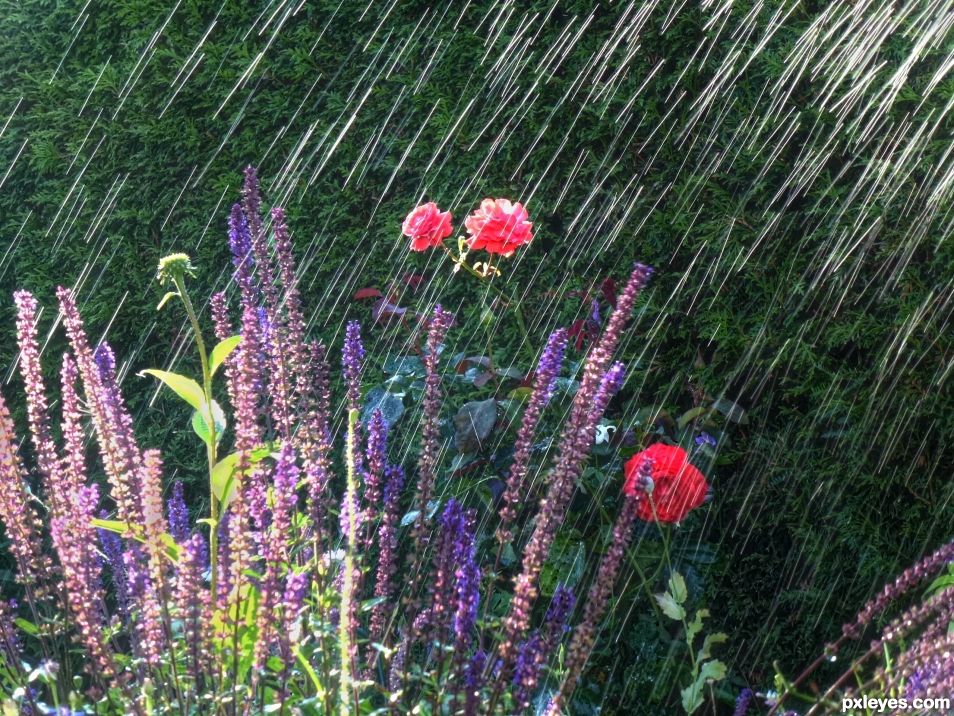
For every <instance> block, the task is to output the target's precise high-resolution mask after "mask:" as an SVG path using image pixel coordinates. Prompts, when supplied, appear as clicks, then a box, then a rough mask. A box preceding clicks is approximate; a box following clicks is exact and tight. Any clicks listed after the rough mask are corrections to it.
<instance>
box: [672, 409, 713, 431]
mask: <svg viewBox="0 0 954 716" xmlns="http://www.w3.org/2000/svg"><path fill="white" fill-rule="evenodd" d="M710 410H711V408H706V407H703V406H699V407H696V408H690V409H689V410H687V411H686V412H684V413H683V414H682V415H680V416H679V420H677V421H676V425H677V426H679V429H680V430H682V429H683V428H684V427H686V426H687V425H688V424H689V423H691V422H692V421H693V420H695V419H696V418H699V417H702V416H703V415H705V414H706V413H708V412H709V411H710Z"/></svg>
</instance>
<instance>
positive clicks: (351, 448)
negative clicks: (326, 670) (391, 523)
mask: <svg viewBox="0 0 954 716" xmlns="http://www.w3.org/2000/svg"><path fill="white" fill-rule="evenodd" d="M357 425H358V411H357V410H355V409H351V410H349V411H348V444H347V452H346V461H347V488H346V490H345V499H344V505H345V506H344V509H346V510H348V511H349V512H350V511H351V510H352V508H354V507H356V504H355V502H356V501H355V496H356V494H357V485H356V482H357V476H356V474H355V472H356V471H355V450H356V445H355V429H356V428H357ZM357 519H358V515H357V514H356V513H352V514H350V515H349V517H348V534H347V544H346V545H345V555H344V579H343V582H344V583H343V585H342V588H341V607H340V610H339V614H338V651H339V654H340V659H341V676H340V684H339V694H340V696H339V701H340V703H339V704H338V709H339V711H338V713H339V714H341V716H350V714H351V700H352V699H353V698H355V694H353V686H352V680H353V675H352V673H351V604H352V596H353V595H352V591H353V590H354V545H355V541H356V540H357V538H358V529H357V527H358V525H357Z"/></svg>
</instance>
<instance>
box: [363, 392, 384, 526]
mask: <svg viewBox="0 0 954 716" xmlns="http://www.w3.org/2000/svg"><path fill="white" fill-rule="evenodd" d="M387 457H388V424H387V423H386V422H385V420H384V416H383V415H381V411H380V410H375V411H374V412H373V413H372V414H371V420H370V421H369V422H368V447H367V458H368V463H367V464H368V468H367V474H366V475H365V481H364V497H365V501H366V503H367V505H368V518H369V519H373V518H374V516H375V513H376V512H377V510H378V509H379V507H380V505H379V504H378V503H379V502H380V501H381V487H382V484H383V481H384V467H385V465H386V464H387Z"/></svg>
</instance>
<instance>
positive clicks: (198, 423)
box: [192, 400, 228, 444]
mask: <svg viewBox="0 0 954 716" xmlns="http://www.w3.org/2000/svg"><path fill="white" fill-rule="evenodd" d="M212 420H213V421H214V425H215V442H216V443H218V442H219V441H220V440H221V439H222V434H223V433H225V428H226V427H227V426H228V423H227V421H226V419H225V412H224V411H223V410H222V406H221V405H219V404H218V402H217V401H215V400H213V401H212ZM192 429H193V430H194V431H195V434H196V435H198V436H199V437H200V438H202V440H203V442H205V443H206V444H209V443H211V442H212V431H211V430H209V421H208V420H207V418H206V417H205V415H204V413H200V412H199V411H198V410H196V411H195V412H194V413H192Z"/></svg>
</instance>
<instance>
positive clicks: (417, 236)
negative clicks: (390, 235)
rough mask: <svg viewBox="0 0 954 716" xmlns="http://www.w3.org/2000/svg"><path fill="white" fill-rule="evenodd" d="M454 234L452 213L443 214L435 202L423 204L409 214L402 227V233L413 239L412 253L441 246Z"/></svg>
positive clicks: (445, 212)
mask: <svg viewBox="0 0 954 716" xmlns="http://www.w3.org/2000/svg"><path fill="white" fill-rule="evenodd" d="M452 232H453V228H451V213H450V212H449V211H444V212H442V211H441V210H440V209H438V208H437V204H435V203H434V202H433V201H429V202H427V203H426V204H421V205H420V206H419V207H417V208H416V209H415V210H414V211H412V212H411V213H410V214H408V215H407V218H406V219H405V220H404V224H403V225H402V226H401V233H402V234H404V235H405V236H408V237H410V239H411V251H426V250H427V249H432V248H434V247H436V246H440V245H441V242H442V241H443V240H444V239H445V238H447V237H448V236H450V235H451V233H452Z"/></svg>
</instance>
